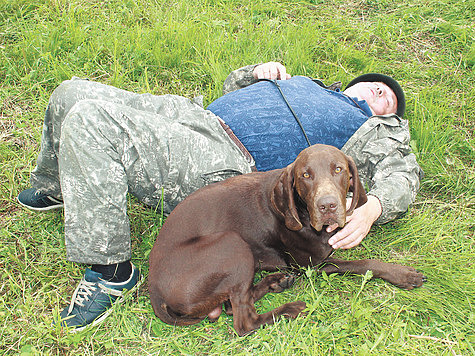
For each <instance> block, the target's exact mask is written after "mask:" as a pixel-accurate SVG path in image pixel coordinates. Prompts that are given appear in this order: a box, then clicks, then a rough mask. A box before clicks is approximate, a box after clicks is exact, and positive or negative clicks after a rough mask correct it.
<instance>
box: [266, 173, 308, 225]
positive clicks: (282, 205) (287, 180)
mask: <svg viewBox="0 0 475 356" xmlns="http://www.w3.org/2000/svg"><path fill="white" fill-rule="evenodd" d="M293 185H294V174H293V164H290V165H288V166H287V167H286V168H284V169H283V170H282V173H281V174H280V177H279V179H278V180H277V183H276V184H275V185H274V188H273V189H272V192H271V202H272V205H273V206H274V208H275V210H277V212H278V213H280V214H281V215H282V216H283V218H284V220H285V226H287V228H288V229H289V230H294V231H298V230H300V229H301V228H302V227H303V226H302V223H301V222H300V220H299V216H298V214H297V207H296V205H295V199H294V187H293Z"/></svg>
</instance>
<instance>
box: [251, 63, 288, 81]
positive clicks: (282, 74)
mask: <svg viewBox="0 0 475 356" xmlns="http://www.w3.org/2000/svg"><path fill="white" fill-rule="evenodd" d="M252 74H253V75H254V78H256V79H280V80H286V79H290V78H291V75H290V74H288V73H287V70H286V69H285V67H284V66H283V65H282V64H280V63H278V62H268V63H264V64H260V65H258V66H257V67H256V68H254V71H253V72H252Z"/></svg>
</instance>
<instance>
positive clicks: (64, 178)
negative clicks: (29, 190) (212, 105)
mask: <svg viewBox="0 0 475 356" xmlns="http://www.w3.org/2000/svg"><path fill="white" fill-rule="evenodd" d="M251 164H252V162H249V161H248V160H247V159H246V157H245V156H244V155H243V154H242V153H241V151H240V150H239V148H238V147H237V146H236V145H235V144H234V143H233V142H232V140H231V139H230V138H229V136H228V135H227V134H226V133H225V131H224V130H223V129H222V127H221V125H220V124H219V122H218V119H217V117H216V116H215V115H214V114H212V113H211V112H209V111H206V110H204V109H203V108H201V107H200V106H198V105H196V104H193V103H192V102H191V101H190V100H189V99H186V98H183V97H179V96H174V95H163V96H153V95H151V94H135V93H131V92H127V91H124V90H121V89H117V88H114V87H110V86H106V85H103V84H99V83H95V82H91V81H87V80H78V79H76V78H73V80H70V81H65V82H64V83H62V84H61V85H60V86H59V87H58V88H57V89H56V90H55V91H54V92H53V94H52V96H51V98H50V101H49V104H48V108H47V110H46V115H45V122H44V127H43V136H42V140H41V151H40V154H39V156H38V160H37V166H36V168H35V169H34V171H33V172H32V173H31V184H32V186H33V187H34V188H36V189H39V190H40V191H42V192H44V193H47V194H50V195H53V196H56V197H59V198H62V199H63V200H64V215H65V240H66V250H67V258H68V260H70V261H74V262H80V263H88V264H111V263H117V262H122V261H125V260H128V259H130V257H131V248H130V227H129V220H128V217H127V212H126V205H127V200H126V195H127V193H131V194H133V195H134V196H136V197H137V198H138V199H139V200H140V201H142V202H143V203H145V204H147V205H151V206H156V205H157V204H159V203H160V201H161V198H162V192H163V203H164V209H165V211H166V212H170V211H171V210H172V209H173V208H174V207H175V206H176V205H177V204H178V203H179V202H180V201H182V200H183V199H184V198H185V197H186V196H187V195H188V194H190V193H192V192H193V191H195V190H196V189H198V188H200V187H202V186H204V185H206V184H209V183H212V182H215V181H219V180H222V179H225V178H227V177H230V176H233V175H237V174H242V173H248V172H250V170H251V168H250V167H251Z"/></svg>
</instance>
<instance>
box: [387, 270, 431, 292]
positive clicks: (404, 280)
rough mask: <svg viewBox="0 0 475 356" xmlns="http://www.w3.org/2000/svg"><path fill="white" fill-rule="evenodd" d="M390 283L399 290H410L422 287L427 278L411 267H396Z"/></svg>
mask: <svg viewBox="0 0 475 356" xmlns="http://www.w3.org/2000/svg"><path fill="white" fill-rule="evenodd" d="M398 267H399V268H398V270H397V271H395V272H396V273H394V275H393V276H392V278H391V279H392V280H390V282H391V283H392V284H394V285H395V286H398V287H399V288H403V289H407V290H411V289H414V288H418V287H420V286H422V284H423V283H424V282H427V277H426V276H424V275H423V274H422V273H421V272H419V271H417V270H415V269H414V268H412V267H407V266H398Z"/></svg>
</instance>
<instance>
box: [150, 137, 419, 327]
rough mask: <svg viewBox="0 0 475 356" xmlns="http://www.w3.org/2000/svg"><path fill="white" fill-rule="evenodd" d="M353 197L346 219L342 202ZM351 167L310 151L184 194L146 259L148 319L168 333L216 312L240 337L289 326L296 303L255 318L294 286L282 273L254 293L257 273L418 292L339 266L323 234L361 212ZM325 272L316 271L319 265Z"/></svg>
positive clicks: (376, 272)
mask: <svg viewBox="0 0 475 356" xmlns="http://www.w3.org/2000/svg"><path fill="white" fill-rule="evenodd" d="M348 191H352V192H353V196H354V197H353V199H352V203H351V207H350V208H349V209H348V211H346V195H347V193H348ZM366 200H367V198H366V193H365V191H364V189H363V187H362V185H361V183H360V180H359V178H358V173H357V170H356V166H355V164H354V162H353V160H352V159H351V158H350V157H348V156H346V155H344V154H343V153H342V152H341V151H340V150H338V149H336V148H334V147H331V146H325V145H314V146H312V147H309V148H307V149H306V150H304V151H302V153H301V154H300V155H299V156H298V157H297V159H296V160H295V162H294V163H292V164H290V165H289V166H288V167H286V168H284V169H278V170H274V171H269V172H259V173H251V174H246V175H242V176H237V177H234V178H231V179H228V180H226V181H223V182H220V183H216V184H212V185H209V186H207V187H205V188H202V189H200V190H198V191H196V192H195V193H193V194H191V195H190V196H189V197H188V198H187V199H185V200H184V201H183V202H182V203H181V204H179V205H178V206H177V207H176V208H175V210H174V211H173V212H172V213H171V214H170V216H169V217H168V218H167V219H166V222H165V224H164V225H163V227H162V229H161V231H160V234H159V237H158V239H157V241H156V242H155V245H154V247H153V249H152V252H151V253H150V272H149V289H150V298H151V302H152V306H153V309H154V311H155V314H156V315H157V316H158V317H159V318H160V319H161V320H162V321H164V322H166V323H168V324H172V325H189V324H194V323H197V322H199V321H201V320H203V319H204V318H205V317H206V316H208V317H209V318H210V319H212V320H214V319H217V318H218V317H219V315H220V313H221V310H222V305H223V303H224V306H225V310H226V312H227V313H228V314H231V313H232V314H233V315H234V328H235V329H236V331H237V333H238V334H239V335H245V334H247V333H249V332H251V331H252V330H254V329H256V328H258V327H259V326H260V325H262V324H270V323H273V321H274V318H276V317H278V316H279V315H283V316H286V317H291V318H295V317H296V316H297V315H298V314H299V313H301V312H302V311H303V310H304V309H305V307H306V306H305V303H304V302H301V301H297V302H292V303H287V304H284V305H282V306H280V307H278V308H276V309H274V310H272V311H270V312H268V313H264V314H258V313H257V312H256V310H255V308H254V302H255V301H256V300H258V299H259V298H261V297H262V296H264V295H265V294H266V293H268V292H280V291H282V290H283V289H285V288H288V287H290V286H291V285H292V283H293V277H292V276H291V275H288V274H284V273H274V274H270V275H268V276H266V277H265V278H264V279H263V280H261V281H260V282H259V283H257V284H256V285H253V278H254V274H255V272H256V271H257V270H266V271H276V270H277V269H289V268H292V267H297V266H314V267H316V268H319V271H326V272H327V273H334V272H338V273H343V272H347V271H349V272H352V273H359V274H364V273H365V272H366V271H367V270H371V271H372V272H373V276H375V277H379V278H383V279H385V280H387V281H389V282H391V283H392V284H395V285H397V286H399V287H401V288H405V289H412V288H414V287H419V286H421V285H422V283H423V281H424V278H425V277H424V276H423V275H422V274H421V273H419V272H417V271H415V270H414V269H413V268H411V267H405V266H400V265H394V264H389V263H383V262H380V261H377V260H361V261H341V260H336V259H333V258H330V255H331V254H332V252H333V249H332V247H331V246H330V245H329V244H328V239H329V238H330V237H331V236H332V235H333V233H327V232H326V231H325V229H323V226H325V225H329V224H333V223H338V225H339V226H340V227H343V226H344V224H345V221H346V215H347V214H351V213H352V212H353V210H354V209H355V208H357V207H359V206H361V205H362V204H364V203H365V202H366ZM324 262H325V264H324V265H323V267H322V263H324Z"/></svg>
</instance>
